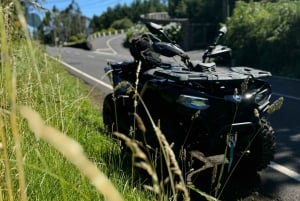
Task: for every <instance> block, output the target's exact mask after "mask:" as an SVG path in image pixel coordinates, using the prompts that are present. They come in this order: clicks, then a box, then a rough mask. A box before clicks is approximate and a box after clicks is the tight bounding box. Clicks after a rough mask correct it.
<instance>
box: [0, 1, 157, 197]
mask: <svg viewBox="0 0 300 201" xmlns="http://www.w3.org/2000/svg"><path fill="white" fill-rule="evenodd" d="M16 12H17V10H16V8H15V4H14V3H12V2H5V3H4V4H1V7H0V13H1V15H0V16H1V17H0V33H1V49H0V52H1V75H0V86H1V97H0V103H1V108H0V200H1V201H2V200H5V201H7V200H9V201H16V200H22V201H25V200H103V195H106V198H108V199H107V200H118V199H114V198H116V197H117V198H118V195H120V194H122V199H124V200H151V198H149V196H151V194H150V195H149V194H147V196H146V194H145V193H144V192H142V191H141V190H140V189H139V186H142V185H136V186H135V187H133V186H132V182H131V181H132V176H131V175H130V174H128V173H127V172H126V171H127V170H126V168H122V163H123V160H124V159H123V158H122V156H120V154H119V153H120V151H121V150H120V147H119V145H118V143H116V142H114V141H113V140H112V139H111V138H109V137H108V136H105V135H103V126H102V117H101V115H100V110H99V108H95V105H94V104H93V103H92V101H91V94H95V93H94V92H93V88H91V87H90V86H87V85H85V84H84V83H83V82H82V81H81V80H78V79H76V78H75V77H73V76H72V75H70V74H68V73H67V72H66V71H65V70H64V69H63V68H62V66H61V65H60V64H58V63H57V62H56V61H54V60H53V59H50V58H49V57H47V56H46V55H45V53H44V50H43V47H42V46H40V45H39V44H38V43H35V42H33V41H31V40H30V39H29V38H28V35H27V34H26V32H24V31H23V30H22V27H19V24H16V22H17V21H18V22H21V21H22V16H21V15H20V18H17V15H15V13H16ZM23 25H24V24H23ZM16 33H18V34H16ZM51 137H52V138H51ZM77 142H78V143H77ZM79 144H80V145H79ZM54 147H55V148H54ZM79 159H80V160H79ZM88 159H89V160H88ZM83 162H84V163H83ZM97 168H98V170H97ZM91 170H93V171H91ZM93 176H95V177H94V178H93ZM90 179H91V180H90ZM95 179H97V181H95ZM98 179H99V180H98ZM101 179H102V180H101ZM99 182H100V184H99ZM101 182H103V184H104V185H105V187H106V188H103V189H104V191H103V190H102V191H101V188H99V185H100V186H101V185H103V184H102V183H101ZM92 184H94V186H95V187H94V186H93V185H92ZM112 187H113V188H112ZM114 188H115V191H114V192H111V191H109V189H114ZM99 189H100V191H99ZM116 192H119V193H116ZM119 200H120V199H119Z"/></svg>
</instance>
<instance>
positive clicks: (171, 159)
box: [154, 127, 190, 201]
mask: <svg viewBox="0 0 300 201" xmlns="http://www.w3.org/2000/svg"><path fill="white" fill-rule="evenodd" d="M154 129H155V133H156V135H157V136H158V138H159V141H160V142H161V143H162V146H161V148H162V149H164V150H165V154H166V155H165V160H166V163H167V165H168V169H170V170H171V171H172V172H169V176H170V177H171V176H172V173H174V174H175V175H177V176H178V177H179V183H177V184H176V185H175V184H174V183H173V184H172V185H174V186H175V188H176V189H177V190H180V191H182V192H183V194H184V200H185V201H189V200H190V195H189V191H188V189H187V187H186V185H185V181H184V178H183V176H182V171H181V169H180V167H179V165H178V162H177V160H176V156H175V154H174V152H173V150H172V148H171V146H170V144H169V143H168V141H167V139H166V137H165V136H164V135H163V133H162V132H161V130H160V128H159V127H154ZM170 179H171V180H170V181H171V182H174V179H173V178H170ZM173 194H174V196H176V194H177V193H175V192H173Z"/></svg>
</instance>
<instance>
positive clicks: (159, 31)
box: [145, 22, 164, 35]
mask: <svg viewBox="0 0 300 201" xmlns="http://www.w3.org/2000/svg"><path fill="white" fill-rule="evenodd" d="M145 25H146V27H147V28H148V30H149V31H150V32H151V33H153V34H156V35H163V34H164V32H163V27H162V26H161V25H159V24H156V23H153V22H146V23H145Z"/></svg>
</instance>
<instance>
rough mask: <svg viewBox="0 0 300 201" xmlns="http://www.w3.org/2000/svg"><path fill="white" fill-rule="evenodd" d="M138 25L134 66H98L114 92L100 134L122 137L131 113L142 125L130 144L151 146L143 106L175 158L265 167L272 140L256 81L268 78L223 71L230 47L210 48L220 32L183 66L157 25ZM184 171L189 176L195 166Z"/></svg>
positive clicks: (263, 85) (265, 87) (262, 87)
mask: <svg viewBox="0 0 300 201" xmlns="http://www.w3.org/2000/svg"><path fill="white" fill-rule="evenodd" d="M145 24H146V26H147V28H148V30H149V33H144V34H141V35H140V36H139V37H136V38H134V39H133V40H132V41H131V47H130V52H131V54H132V56H133V57H134V60H133V61H126V62H119V63H111V64H110V65H109V66H107V67H106V68H105V71H106V72H108V71H110V72H111V81H112V84H113V86H114V92H113V93H111V94H109V95H107V96H106V97H105V100H104V104H103V120H104V124H105V126H106V128H107V130H108V131H109V132H113V131H119V132H121V133H124V134H126V135H127V134H128V135H129V133H130V132H131V131H132V128H133V125H134V118H133V116H134V115H133V114H134V113H137V114H138V115H139V116H140V117H141V119H142V120H143V121H144V122H145V125H146V127H147V134H146V135H140V138H139V137H138V136H139V134H136V135H135V136H136V138H139V140H141V141H142V140H143V139H144V136H146V141H147V144H149V145H150V146H151V147H154V148H157V147H159V145H158V144H157V141H156V140H155V138H156V136H155V135H154V134H153V130H151V126H150V123H149V122H150V121H149V116H148V115H147V112H146V110H145V108H144V105H146V107H147V109H148V111H149V113H150V114H151V118H152V119H153V121H154V122H155V123H158V122H159V125H160V128H161V130H162V133H163V134H164V135H165V136H166V139H167V140H168V141H169V142H170V143H173V144H174V146H173V150H174V152H175V154H177V156H179V153H180V150H183V149H184V150H186V151H187V153H192V152H197V153H201V156H205V157H213V156H219V155H222V154H223V156H224V157H223V158H225V159H226V160H222V161H226V168H227V170H228V171H230V170H232V169H233V167H234V166H235V165H236V164H237V166H236V167H237V169H239V170H241V171H243V172H247V173H249V172H255V173H256V172H257V171H260V170H262V169H264V168H266V167H267V165H268V164H269V163H270V161H271V160H272V159H273V157H274V152H275V136H274V131H273V129H272V127H271V125H270V123H269V122H268V120H267V118H266V116H267V114H268V113H267V111H268V108H269V107H270V105H271V103H270V97H271V93H272V91H271V86H270V84H268V83H267V82H265V81H263V79H261V78H262V77H266V76H271V73H269V72H266V71H262V70H258V69H253V68H250V67H230V66H226V65H228V64H229V63H230V57H231V49H230V48H228V47H226V46H221V45H218V42H219V39H220V38H221V37H222V36H223V35H224V34H225V32H226V29H224V28H222V29H220V30H219V35H218V36H217V38H216V41H215V42H214V43H213V44H212V45H211V46H209V47H208V49H207V50H206V51H205V52H204V54H203V57H202V59H201V60H191V59H190V58H189V56H188V55H187V54H186V53H185V52H184V51H183V50H182V49H181V48H180V47H179V45H177V44H176V43H175V42H173V41H171V40H170V39H168V37H167V36H166V34H164V31H163V29H162V26H160V25H157V24H155V23H151V22H148V23H145ZM173 58H174V60H173V61H171V59H173ZM176 58H180V60H179V59H177V60H176ZM212 61H214V62H212ZM219 61H220V63H218V62H219ZM224 63H226V65H223V64H224ZM139 64H141V65H140V67H141V68H140V69H139ZM138 69H139V70H140V72H137V70H138ZM137 78H138V81H137ZM133 89H134V90H133ZM135 90H136V91H137V93H138V94H139V96H136V92H134V91H135ZM141 100H142V101H143V103H144V105H143V104H141ZM135 101H136V102H135ZM136 103H137V104H136ZM189 167H190V169H189V170H188V171H189V173H192V174H191V175H193V170H195V169H196V168H195V167H193V165H191V166H189Z"/></svg>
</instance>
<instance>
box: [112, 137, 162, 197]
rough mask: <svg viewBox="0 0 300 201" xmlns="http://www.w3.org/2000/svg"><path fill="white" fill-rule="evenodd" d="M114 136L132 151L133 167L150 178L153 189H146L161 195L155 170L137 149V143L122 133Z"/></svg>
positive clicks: (138, 148)
mask: <svg viewBox="0 0 300 201" xmlns="http://www.w3.org/2000/svg"><path fill="white" fill-rule="evenodd" d="M114 135H115V136H117V137H118V138H120V139H122V140H123V141H124V142H125V143H126V145H127V146H128V147H129V148H130V150H131V151H132V157H133V159H134V161H133V162H134V165H135V166H136V167H138V168H141V169H143V170H145V171H146V172H147V173H148V174H149V176H151V179H152V183H153V187H150V186H146V188H147V189H149V190H151V191H153V192H155V193H156V194H157V195H159V196H160V195H162V191H161V189H160V187H159V180H158V176H157V174H156V171H155V168H154V167H153V166H152V164H151V162H150V160H149V159H148V157H147V155H146V154H145V153H144V152H143V151H142V149H141V148H140V147H139V144H138V142H137V141H135V140H133V139H131V138H129V137H127V136H126V135H124V134H122V133H118V132H115V133H114Z"/></svg>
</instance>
